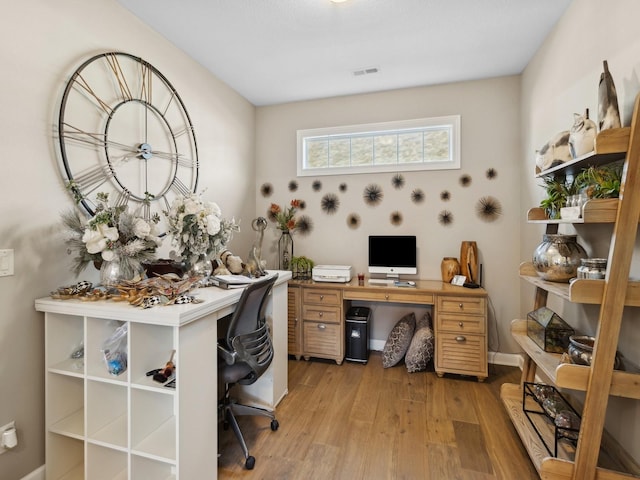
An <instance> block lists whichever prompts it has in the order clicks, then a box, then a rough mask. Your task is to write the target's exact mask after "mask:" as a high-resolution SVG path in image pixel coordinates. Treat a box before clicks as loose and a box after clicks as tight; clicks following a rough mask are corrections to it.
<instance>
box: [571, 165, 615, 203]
mask: <svg viewBox="0 0 640 480" xmlns="http://www.w3.org/2000/svg"><path fill="white" fill-rule="evenodd" d="M621 183H622V164H621V163H614V164H611V165H605V166H600V167H594V166H591V167H589V168H587V169H585V170H583V171H581V172H580V173H579V174H578V175H576V178H575V180H574V184H575V185H576V189H577V190H578V191H580V192H585V193H586V194H587V197H589V198H618V197H619V196H620V185H621Z"/></svg>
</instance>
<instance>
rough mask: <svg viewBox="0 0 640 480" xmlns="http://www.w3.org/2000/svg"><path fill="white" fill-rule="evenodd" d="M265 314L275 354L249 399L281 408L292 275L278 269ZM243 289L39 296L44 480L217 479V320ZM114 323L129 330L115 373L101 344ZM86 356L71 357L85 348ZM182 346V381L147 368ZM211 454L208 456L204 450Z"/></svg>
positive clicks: (179, 370) (177, 357)
mask: <svg viewBox="0 0 640 480" xmlns="http://www.w3.org/2000/svg"><path fill="white" fill-rule="evenodd" d="M278 273H279V278H278V280H277V282H276V285H275V287H274V289H273V292H272V295H271V300H270V302H269V306H268V310H267V313H268V315H269V316H270V317H271V319H272V334H273V342H274V348H275V352H276V355H275V357H274V359H273V362H272V365H271V367H270V368H269V370H268V371H267V373H265V374H264V375H263V376H262V377H261V378H260V379H259V380H258V382H256V383H255V384H253V385H250V386H247V387H244V388H245V390H244V391H243V395H242V396H243V399H245V400H247V399H248V400H249V401H250V402H252V403H255V404H260V405H266V406H269V407H275V406H276V405H277V404H278V402H279V401H280V400H281V399H282V398H283V397H284V396H285V395H286V394H287V328H286V322H287V281H288V280H289V279H290V278H291V272H285V271H280V272H278ZM241 293H242V290H241V289H231V290H222V289H218V288H216V287H209V288H204V289H198V290H196V291H195V294H196V295H197V297H198V298H201V299H202V300H204V302H203V303H199V304H189V305H171V306H166V307H164V306H157V307H154V308H150V309H147V310H143V309H141V308H139V307H133V306H131V305H129V304H127V303H123V302H114V301H110V300H104V301H97V302H91V301H82V300H75V299H74V300H55V299H52V298H50V297H47V298H42V299H38V300H36V303H35V307H36V310H38V311H41V312H44V313H45V315H44V319H45V363H46V375H45V390H46V398H45V409H46V478H47V480H51V479H55V480H57V479H65V480H67V479H87V480H89V479H90V480H101V479H131V480H146V479H148V478H153V479H172V480H192V479H196V478H197V479H200V478H202V479H205V478H206V479H215V478H217V455H216V452H217V446H218V439H217V426H218V412H217V408H216V405H217V401H218V392H217V384H218V382H217V364H218V357H217V348H216V342H217V320H218V319H220V318H222V317H224V316H226V315H228V314H230V313H232V312H233V310H234V309H235V305H236V304H237V302H238V300H239V298H240V295H241ZM112 321H118V322H120V323H122V322H126V323H127V326H128V368H127V370H126V371H125V372H124V373H122V374H121V375H119V376H112V375H110V374H109V373H108V372H107V369H106V367H105V364H104V361H103V358H102V353H101V348H102V343H103V341H104V340H105V339H106V338H107V337H108V336H109V334H110V333H111V332H112V331H113V328H114V326H113V323H112ZM81 344H83V345H84V348H85V358H84V361H78V360H74V359H72V358H70V354H71V352H72V351H73V350H74V349H75V348H77V347H78V346H79V345H81ZM173 349H175V350H176V354H175V357H174V361H175V363H176V372H177V375H176V377H177V386H176V388H175V389H170V388H167V387H164V386H163V385H161V384H159V383H156V382H154V381H153V380H152V379H151V378H150V377H147V376H146V375H145V373H146V372H147V371H149V370H152V369H154V368H159V367H161V366H163V365H164V363H165V362H166V361H167V360H168V356H169V354H170V352H171V350H173ZM203 451H207V452H209V454H206V455H203V454H202V452H203Z"/></svg>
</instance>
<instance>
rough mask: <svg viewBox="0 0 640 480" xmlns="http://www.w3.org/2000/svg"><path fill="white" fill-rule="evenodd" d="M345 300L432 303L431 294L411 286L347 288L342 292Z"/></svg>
mask: <svg viewBox="0 0 640 480" xmlns="http://www.w3.org/2000/svg"><path fill="white" fill-rule="evenodd" d="M344 298H345V300H361V301H370V302H396V303H415V304H421V305H433V294H431V293H424V292H420V291H415V290H412V289H411V288H409V287H407V288H400V287H396V288H395V289H393V290H388V289H384V290H382V289H380V290H378V289H372V290H363V289H358V290H357V291H356V290H349V291H345V292H344Z"/></svg>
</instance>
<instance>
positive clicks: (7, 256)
mask: <svg viewBox="0 0 640 480" xmlns="http://www.w3.org/2000/svg"><path fill="white" fill-rule="evenodd" d="M9 275H13V249H12V248H11V249H4V250H0V277H8V276H9Z"/></svg>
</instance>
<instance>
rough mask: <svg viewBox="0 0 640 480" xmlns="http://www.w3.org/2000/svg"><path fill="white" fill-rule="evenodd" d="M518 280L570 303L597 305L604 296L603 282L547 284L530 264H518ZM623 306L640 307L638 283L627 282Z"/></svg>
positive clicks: (639, 286) (586, 281) (584, 281)
mask: <svg viewBox="0 0 640 480" xmlns="http://www.w3.org/2000/svg"><path fill="white" fill-rule="evenodd" d="M520 278H522V279H523V280H525V281H526V282H528V283H531V284H532V285H535V286H536V287H539V288H542V289H543V290H546V291H547V292H550V293H553V294H554V295H556V296H558V297H560V298H562V299H564V300H567V301H569V302H572V303H585V304H591V305H599V304H600V303H602V298H603V296H604V287H605V280H582V279H581V280H574V281H573V282H571V283H558V282H548V281H546V280H543V279H542V278H540V277H539V276H538V274H537V273H536V270H535V268H533V264H532V263H531V262H523V263H522V264H520ZM624 304H625V306H627V307H640V282H637V281H629V282H627V294H626V298H625V302H624Z"/></svg>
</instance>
